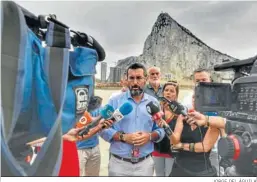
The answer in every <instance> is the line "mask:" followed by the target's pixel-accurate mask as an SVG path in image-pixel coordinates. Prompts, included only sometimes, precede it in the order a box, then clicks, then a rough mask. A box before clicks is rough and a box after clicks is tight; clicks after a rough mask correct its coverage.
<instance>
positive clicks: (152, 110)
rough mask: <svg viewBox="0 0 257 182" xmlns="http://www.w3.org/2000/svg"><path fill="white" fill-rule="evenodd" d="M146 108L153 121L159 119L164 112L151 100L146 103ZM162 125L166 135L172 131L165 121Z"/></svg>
mask: <svg viewBox="0 0 257 182" xmlns="http://www.w3.org/2000/svg"><path fill="white" fill-rule="evenodd" d="M146 110H147V112H148V113H149V114H150V115H151V116H152V118H153V120H154V121H159V120H161V119H162V116H163V115H164V113H163V112H162V111H161V110H160V108H159V107H158V105H157V104H156V103H154V102H153V101H151V102H149V103H148V104H147V105H146ZM162 127H163V129H164V131H165V133H166V135H167V136H168V137H169V136H170V135H171V134H172V133H173V131H172V130H171V128H170V126H169V125H168V124H167V123H166V122H164V125H163V126H162Z"/></svg>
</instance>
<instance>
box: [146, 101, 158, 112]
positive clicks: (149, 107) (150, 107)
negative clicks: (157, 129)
mask: <svg viewBox="0 0 257 182" xmlns="http://www.w3.org/2000/svg"><path fill="white" fill-rule="evenodd" d="M146 110H147V112H148V113H149V114H150V115H154V114H156V113H158V112H160V108H159V106H158V105H157V103H155V102H153V101H151V102H149V103H148V104H146Z"/></svg>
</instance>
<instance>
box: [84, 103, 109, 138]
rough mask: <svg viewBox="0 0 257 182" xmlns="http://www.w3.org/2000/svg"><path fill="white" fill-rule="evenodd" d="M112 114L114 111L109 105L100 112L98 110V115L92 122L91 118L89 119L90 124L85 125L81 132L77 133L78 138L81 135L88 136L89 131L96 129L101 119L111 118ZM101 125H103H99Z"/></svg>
mask: <svg viewBox="0 0 257 182" xmlns="http://www.w3.org/2000/svg"><path fill="white" fill-rule="evenodd" d="M113 112H114V109H113V107H112V106H110V105H108V104H107V105H105V106H104V107H103V108H102V109H101V110H100V115H99V116H98V117H96V118H95V119H94V120H93V121H92V118H91V121H90V122H91V123H90V124H89V125H87V126H86V127H85V128H84V129H83V130H81V131H80V132H79V136H83V135H86V134H88V132H89V130H90V129H92V128H94V127H96V126H97V125H98V124H99V123H100V121H101V119H108V118H110V117H111V116H112V114H113ZM101 124H103V123H101Z"/></svg>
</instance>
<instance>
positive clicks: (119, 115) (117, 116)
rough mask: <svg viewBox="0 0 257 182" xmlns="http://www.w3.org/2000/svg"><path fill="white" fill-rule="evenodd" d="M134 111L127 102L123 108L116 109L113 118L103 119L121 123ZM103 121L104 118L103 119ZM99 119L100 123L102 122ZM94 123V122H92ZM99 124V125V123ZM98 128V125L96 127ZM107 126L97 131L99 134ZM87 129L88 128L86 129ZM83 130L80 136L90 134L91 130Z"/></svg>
mask: <svg viewBox="0 0 257 182" xmlns="http://www.w3.org/2000/svg"><path fill="white" fill-rule="evenodd" d="M132 110H133V107H132V105H131V104H130V103H129V102H125V103H124V104H123V105H122V106H120V108H119V109H116V110H115V111H114V112H113V113H112V115H111V116H109V115H108V116H109V117H103V118H104V119H108V120H112V121H114V122H119V121H120V120H122V119H123V118H124V116H125V115H128V114H129V113H131V111H132ZM101 119H102V118H101ZM101 119H99V121H100V120H101ZM92 123H93V122H92ZM97 124H98V123H97ZM95 126H96V125H95ZM105 127H106V126H105V125H103V126H102V127H101V128H99V129H97V132H98V131H100V130H101V129H104V128H105ZM86 128H87V127H86ZM86 128H85V129H83V130H81V131H80V132H79V136H83V135H85V134H87V133H88V132H89V129H91V128H92V127H91V128H89V129H88V130H86Z"/></svg>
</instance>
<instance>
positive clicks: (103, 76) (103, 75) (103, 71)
mask: <svg viewBox="0 0 257 182" xmlns="http://www.w3.org/2000/svg"><path fill="white" fill-rule="evenodd" d="M106 76H107V63H106V62H102V63H101V82H106Z"/></svg>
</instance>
